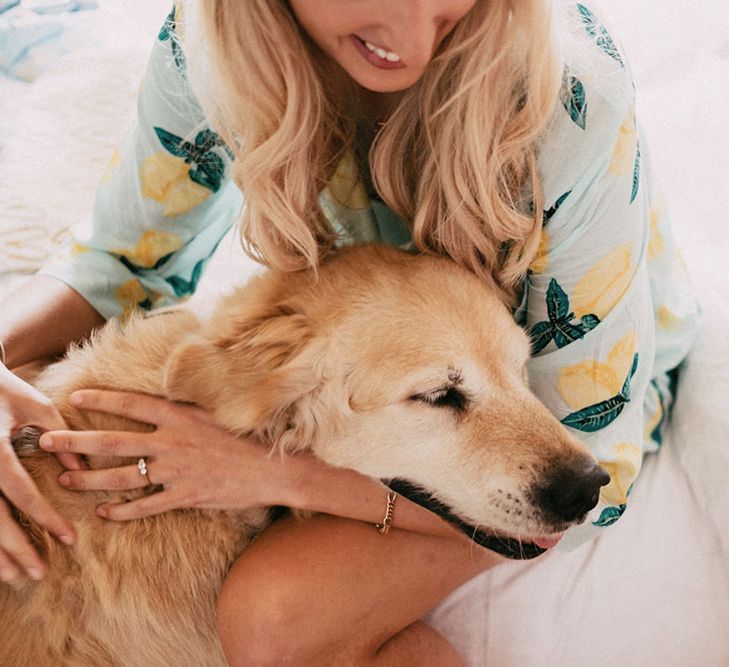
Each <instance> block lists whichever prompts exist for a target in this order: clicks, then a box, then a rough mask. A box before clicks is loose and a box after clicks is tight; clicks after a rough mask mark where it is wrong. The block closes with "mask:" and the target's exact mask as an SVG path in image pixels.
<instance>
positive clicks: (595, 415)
mask: <svg viewBox="0 0 729 667" xmlns="http://www.w3.org/2000/svg"><path fill="white" fill-rule="evenodd" d="M637 369H638V353H637V352H636V353H635V355H634V356H633V365H632V367H631V369H630V371H629V372H628V376H627V377H626V378H625V382H624V383H623V388H622V389H621V390H620V393H619V394H618V395H617V396H613V397H612V398H609V399H607V400H606V401H600V402H599V403H595V404H593V405H588V406H587V407H585V408H582V409H581V410H578V411H577V412H572V413H570V414H568V415H567V416H566V417H565V418H564V419H562V420H561V423H562V424H564V425H565V426H569V427H571V428H574V429H576V430H578V431H583V432H584V433H594V432H595V431H599V430H600V429H603V428H605V427H606V426H609V425H610V424H612V423H613V422H614V421H615V420H616V419H617V418H618V417H619V416H620V413H621V412H622V411H623V408H624V407H625V404H626V403H629V402H630V380H631V379H632V378H633V375H635V371H636V370H637Z"/></svg>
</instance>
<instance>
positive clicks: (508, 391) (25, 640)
mask: <svg viewBox="0 0 729 667" xmlns="http://www.w3.org/2000/svg"><path fill="white" fill-rule="evenodd" d="M529 353H530V345H529V340H528V337H527V336H526V335H525V333H524V332H523V331H522V330H521V329H520V328H519V327H518V326H517V325H516V324H515V323H514V321H513V319H512V316H511V314H510V313H509V312H508V310H507V309H506V308H505V307H504V306H503V305H502V304H501V303H500V302H499V300H498V299H497V298H496V296H495V295H494V294H493V293H492V292H491V291H490V290H489V288H488V287H487V286H486V285H485V284H484V282H483V281H482V280H479V279H478V278H476V277H475V276H474V275H472V274H470V273H469V272H468V271H466V270H465V269H463V268H461V267H459V266H457V265H456V264H455V263H453V262H451V261H448V260H446V259H443V258H436V257H430V256H424V255H421V256H413V255H408V254H406V253H403V252H401V251H398V250H395V249H392V248H387V247H382V246H359V247H354V248H350V249H346V250H342V251H341V252H339V253H338V254H336V255H335V256H334V257H333V258H332V259H330V260H328V261H327V262H325V263H324V264H323V265H322V267H321V269H320V271H319V274H318V276H315V275H313V274H312V273H309V272H302V273H289V274H281V273H273V272H271V273H267V274H264V275H261V276H259V277H257V278H254V279H253V280H252V281H251V282H250V283H248V285H246V286H245V287H243V288H241V289H239V290H237V291H235V292H234V293H232V294H231V295H228V296H227V297H225V298H223V299H222V301H221V304H220V305H219V307H218V309H217V311H216V313H215V315H214V316H213V317H212V318H211V319H210V320H209V321H206V322H205V323H201V322H199V321H198V320H197V319H196V318H195V316H194V315H193V314H191V313H189V312H186V311H184V310H179V311H174V312H172V313H170V314H167V315H165V316H159V317H149V318H141V317H140V318H132V319H131V320H130V321H128V322H127V323H126V324H124V325H120V324H119V323H116V322H112V323H110V324H108V325H106V326H105V327H103V328H101V329H100V330H99V331H98V332H96V333H95V334H94V335H93V337H92V339H91V340H90V341H89V342H88V343H87V344H85V345H83V346H80V347H76V348H74V349H72V350H71V351H70V352H69V353H68V354H67V356H66V358H65V359H64V360H62V361H60V362H58V363H56V364H54V365H52V366H50V367H48V368H47V369H46V370H45V371H44V372H43V373H42V374H41V375H40V377H39V378H38V379H37V381H36V382H35V384H36V386H37V387H38V388H39V389H41V390H42V391H43V392H44V393H46V394H47V395H48V396H49V397H50V398H51V399H52V400H53V402H54V403H55V405H57V406H58V408H59V410H60V411H61V414H62V415H63V417H64V419H65V420H66V422H67V423H68V425H69V427H71V428H73V429H112V430H119V429H127V430H134V429H136V430H145V429H146V430H149V429H150V428H151V427H149V426H148V425H144V424H140V423H138V422H130V421H128V420H124V419H122V418H120V417H117V416H112V415H107V414H101V413H98V412H96V413H95V412H92V411H88V412H84V411H79V410H78V409H77V408H74V407H73V406H71V405H70V404H69V403H68V400H67V399H68V397H69V395H70V394H71V392H73V391H75V390H76V389H80V388H89V387H97V388H108V389H115V390H126V391H135V392H145V393H148V394H155V395H159V396H164V397H167V398H169V399H171V400H174V401H183V402H187V403H195V404H197V405H199V406H202V407H203V408H205V409H207V410H208V411H210V413H211V414H212V415H213V416H214V418H215V419H216V420H217V421H218V422H219V423H220V424H222V425H223V426H224V427H226V428H227V429H230V431H232V432H234V433H236V434H241V435H253V436H256V437H258V438H260V439H262V440H263V441H264V442H266V443H268V444H270V446H271V448H272V452H282V453H291V452H295V451H302V450H308V451H311V452H313V453H314V454H315V455H316V456H318V457H320V458H321V459H323V460H324V461H326V462H327V463H329V464H331V465H333V466H341V467H346V468H352V469H354V470H357V471H359V472H360V473H362V474H364V475H369V476H371V477H373V478H377V479H381V480H383V481H385V483H386V484H388V485H390V486H391V487H392V488H393V489H395V490H397V491H398V492H399V493H401V494H403V495H405V496H406V497H409V498H411V499H412V500H414V501H415V502H418V503H421V504H423V505H425V506H426V507H428V508H430V509H431V510H433V511H434V512H437V513H439V514H440V515H441V516H443V517H444V518H445V519H447V520H448V521H451V522H452V523H453V524H454V525H456V526H458V527H459V528H461V529H462V530H464V531H465V532H467V533H468V535H469V536H470V537H471V538H472V539H473V540H474V541H475V542H477V543H479V544H481V545H483V546H485V547H487V548H490V549H493V550H495V551H497V552H499V553H501V554H503V555H505V556H507V557H511V558H531V557H534V556H537V555H539V554H540V553H542V552H543V551H544V548H543V547H541V546H539V544H538V543H539V542H541V543H544V539H543V538H544V536H551V535H554V534H557V533H560V532H562V531H564V530H566V529H567V528H569V527H570V526H572V525H574V524H576V523H579V522H580V521H582V520H583V519H584V517H585V514H586V512H587V511H588V510H589V509H591V508H592V507H593V506H594V505H595V504H596V502H597V499H598V495H599V490H600V487H601V486H602V485H604V484H605V483H607V481H608V478H607V476H606V475H605V473H604V472H603V471H602V469H601V468H599V467H598V466H597V464H596V462H595V460H594V459H593V457H592V456H591V455H590V454H589V453H588V452H587V450H586V449H585V448H584V447H583V446H582V445H581V444H580V443H579V442H578V441H577V440H576V439H575V438H573V437H572V436H571V435H569V434H568V433H567V431H566V430H565V428H564V427H563V426H562V425H561V424H559V422H558V421H557V420H556V419H555V418H554V417H553V416H552V415H551V414H550V413H549V412H548V411H547V409H546V408H545V407H544V406H543V405H542V404H541V403H540V402H539V401H538V400H537V398H536V397H535V396H534V395H533V394H532V393H531V392H530V390H529V387H528V383H527V377H526V373H525V364H526V362H527V359H528V358H529ZM20 453H21V456H22V460H23V462H24V465H25V466H26V467H27V469H28V470H29V471H30V473H31V475H32V476H33V478H34V480H35V481H36V483H37V484H38V486H39V487H40V489H41V491H42V493H44V494H45V495H46V496H47V497H48V498H49V499H50V500H51V502H52V503H53V504H54V505H55V506H56V507H57V508H58V509H59V510H60V511H61V512H62V513H63V514H64V515H65V516H67V517H69V519H70V520H71V521H73V523H74V525H75V527H76V530H77V532H78V541H77V543H76V545H75V546H73V547H70V548H69V547H65V546H62V545H59V544H58V543H57V542H56V541H55V539H54V538H52V537H51V536H50V535H49V534H48V533H47V532H45V531H44V530H42V529H40V528H39V527H38V526H36V525H33V524H28V523H26V525H27V527H28V530H29V531H30V533H31V535H32V539H33V541H34V543H35V544H36V546H37V548H38V549H39V550H40V552H41V553H42V555H43V557H44V558H45V559H46V561H47V562H48V573H47V575H46V577H45V578H44V579H43V580H42V581H39V582H36V581H30V580H26V581H23V582H21V583H19V584H15V585H14V586H8V585H0V660H1V662H2V664H3V665H8V666H10V665H12V666H13V667H31V666H32V667H51V666H53V667H60V666H67V667H81V666H83V667H89V666H102V665H103V666H118V667H170V665H195V666H196V667H198V666H199V667H202V666H205V667H207V666H210V667H213V666H222V665H224V664H225V660H224V658H223V654H222V651H221V648H220V646H219V642H218V639H217V636H216V619H215V608H216V596H217V594H218V592H219V590H220V587H221V584H222V581H223V579H224V577H225V575H226V572H227V571H228V568H229V567H230V566H231V565H232V563H233V562H234V561H235V559H236V558H237V556H238V555H239V554H240V552H241V550H242V549H243V548H244V547H245V546H246V544H247V543H249V541H250V540H251V539H252V537H253V536H254V535H255V534H256V533H257V532H259V531H260V530H262V529H263V528H264V527H265V526H266V524H267V522H268V521H269V520H270V519H269V514H270V511H269V510H264V509H257V510H252V511H245V512H222V511H202V510H185V511H174V512H168V513H166V514H164V515H161V516H157V517H151V518H147V519H141V520H138V521H133V522H128V523H117V522H112V521H105V520H103V519H100V518H99V517H97V516H96V514H95V508H96V507H97V506H98V505H99V504H101V503H102V502H119V501H124V500H131V499H133V498H136V497H139V496H140V495H141V494H143V493H146V492H149V491H150V489H147V490H141V491H131V492H124V493H120V492H103V493H102V492H73V491H68V490H65V489H63V488H62V487H60V486H59V485H58V483H57V482H56V478H57V476H58V475H59V474H60V472H61V470H62V468H61V466H60V464H59V463H58V462H57V460H56V458H55V457H54V456H53V455H51V454H48V453H45V452H42V451H41V450H39V449H38V448H37V447H31V448H29V451H28V450H27V448H26V449H24V450H23V451H22V452H20ZM88 463H89V465H90V466H91V467H93V468H99V467H109V466H117V465H122V464H128V463H130V461H129V460H123V459H119V458H118V457H116V458H115V457H106V458H103V457H90V459H89V461H88ZM396 525H397V517H395V526H396ZM540 538H541V539H540Z"/></svg>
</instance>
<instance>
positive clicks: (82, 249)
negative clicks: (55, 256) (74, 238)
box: [71, 243, 91, 255]
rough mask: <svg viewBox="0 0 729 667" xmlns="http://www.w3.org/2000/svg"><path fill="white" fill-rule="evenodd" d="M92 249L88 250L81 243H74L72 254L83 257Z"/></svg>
mask: <svg viewBox="0 0 729 667" xmlns="http://www.w3.org/2000/svg"><path fill="white" fill-rule="evenodd" d="M90 249H91V248H87V247H86V246H85V245H81V244H80V243H72V244H71V253H72V254H74V255H81V254H83V253H85V252H88V251H89V250H90Z"/></svg>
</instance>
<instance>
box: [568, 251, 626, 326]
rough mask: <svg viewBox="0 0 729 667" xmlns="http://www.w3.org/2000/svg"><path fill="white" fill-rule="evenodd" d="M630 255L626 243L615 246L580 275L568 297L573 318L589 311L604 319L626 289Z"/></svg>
mask: <svg viewBox="0 0 729 667" xmlns="http://www.w3.org/2000/svg"><path fill="white" fill-rule="evenodd" d="M630 258H631V252H630V246H629V245H627V244H626V245H622V246H618V247H617V248H614V249H613V250H612V251H611V252H609V253H608V254H607V255H605V257H603V258H602V259H601V260H599V261H598V262H597V263H596V264H594V265H593V266H592V268H591V269H590V270H589V271H588V272H587V273H586V274H585V275H584V276H582V278H580V280H579V281H578V282H577V284H576V285H575V288H574V290H573V291H572V296H571V298H570V305H571V308H572V311H573V312H574V314H575V317H577V318H580V317H582V316H583V315H587V314H589V313H592V314H594V315H597V316H598V317H599V318H600V319H601V320H602V319H604V318H605V316H606V315H607V314H608V313H609V312H610V311H611V310H612V308H613V306H615V304H616V303H617V302H618V301H620V298H621V297H622V296H623V294H624V293H625V290H626V289H627V288H628V285H629V283H630V278H631V267H630Z"/></svg>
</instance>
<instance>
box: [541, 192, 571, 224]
mask: <svg viewBox="0 0 729 667" xmlns="http://www.w3.org/2000/svg"><path fill="white" fill-rule="evenodd" d="M571 194H572V190H570V191H569V192H565V193H564V194H563V195H562V196H561V197H560V198H559V199H558V200H557V201H556V202H555V203H554V206H552V208H550V209H548V210H546V211H544V214H543V217H542V224H543V225H546V224H547V223H548V222H549V221H550V220H551V219H552V217H553V216H554V214H555V213H556V212H557V211H558V210H559V207H560V206H562V204H564V200H565V199H567V197H569V196H570V195H571Z"/></svg>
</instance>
